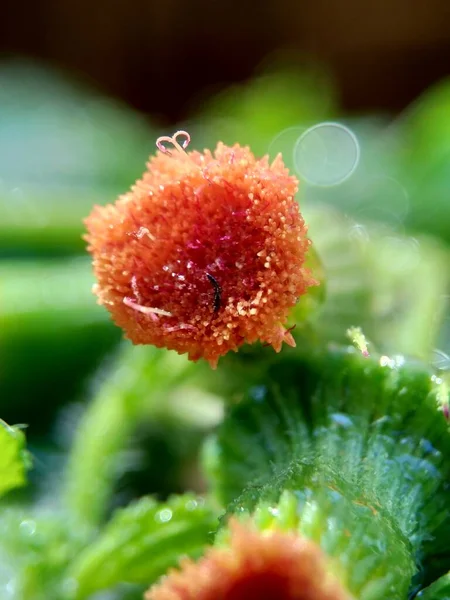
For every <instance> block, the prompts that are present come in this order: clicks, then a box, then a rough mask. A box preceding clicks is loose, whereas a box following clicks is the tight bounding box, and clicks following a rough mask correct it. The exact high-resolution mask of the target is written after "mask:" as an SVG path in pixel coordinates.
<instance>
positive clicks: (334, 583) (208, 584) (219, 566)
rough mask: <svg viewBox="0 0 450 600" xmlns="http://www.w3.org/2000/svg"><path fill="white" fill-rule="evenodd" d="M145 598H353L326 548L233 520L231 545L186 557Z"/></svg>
mask: <svg viewBox="0 0 450 600" xmlns="http://www.w3.org/2000/svg"><path fill="white" fill-rule="evenodd" d="M145 599H146V600H351V596H350V594H349V593H348V592H347V591H346V590H345V589H344V588H343V586H342V584H341V583H340V582H339V581H338V580H337V578H336V577H335V575H333V574H332V573H331V571H330V569H329V563H328V560H327V558H326V556H325V555H324V554H323V552H322V550H321V549H320V548H319V547H318V546H317V545H316V544H315V543H314V542H312V541H310V540H307V539H305V538H302V537H300V536H299V535H297V534H295V533H282V532H276V531H266V532H262V533H261V532H259V531H257V530H256V529H252V528H251V527H248V526H246V527H244V526H242V525H239V523H237V522H236V521H234V522H233V521H232V522H231V540H230V547H229V548H226V549H225V548H224V549H222V548H210V549H209V550H208V551H207V552H206V554H205V556H204V557H203V558H202V559H200V560H199V561H198V562H197V563H195V562H193V561H191V560H189V559H184V560H182V561H181V569H180V570H179V571H176V570H172V571H171V572H170V573H169V574H168V575H167V576H166V577H165V578H163V579H162V580H161V582H160V583H158V584H156V585H155V586H153V587H152V588H150V590H149V591H148V592H147V594H146V596H145Z"/></svg>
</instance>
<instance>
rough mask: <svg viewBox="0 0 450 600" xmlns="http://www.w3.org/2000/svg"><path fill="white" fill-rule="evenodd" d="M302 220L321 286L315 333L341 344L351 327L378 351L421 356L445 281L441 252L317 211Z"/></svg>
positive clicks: (434, 326)
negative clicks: (318, 263) (359, 329)
mask: <svg viewBox="0 0 450 600" xmlns="http://www.w3.org/2000/svg"><path fill="white" fill-rule="evenodd" d="M305 214H306V219H307V222H308V224H309V235H310V237H311V239H312V240H313V241H314V247H315V249H316V251H317V253H318V255H319V256H320V258H321V261H322V265H323V270H324V280H325V302H324V303H323V305H322V307H321V308H320V309H319V310H317V311H316V312H315V313H314V314H313V321H314V329H315V331H317V332H319V333H320V335H321V337H322V338H323V339H324V340H325V341H330V340H332V341H336V342H340V343H342V342H344V341H345V332H346V330H347V329H348V328H349V327H352V326H355V325H358V326H361V327H362V328H363V330H364V333H365V334H366V335H367V337H368V339H369V340H370V341H371V342H373V344H374V346H375V348H378V349H379V350H380V351H383V352H400V353H405V354H408V355H414V356H420V357H423V358H426V359H427V358H429V356H430V352H431V349H432V348H433V345H434V344H435V340H436V335H437V332H438V331H439V328H440V326H441V323H442V316H443V315H442V312H443V305H442V296H443V295H445V294H446V292H447V290H448V288H449V283H450V275H449V273H448V269H447V264H448V260H449V256H450V255H449V252H448V250H447V248H445V247H444V246H442V245H440V244H438V243H436V242H434V241H430V240H429V239H418V240H415V241H414V242H412V241H411V240H410V239H409V238H407V237H405V236H402V235H399V234H395V233H394V232H393V231H392V230H390V229H386V228H384V229H382V230H380V228H379V227H377V226H374V225H372V226H370V225H368V226H366V227H365V228H364V229H363V230H362V231H361V230H360V229H357V230H355V228H354V224H353V223H352V221H351V220H349V219H348V218H346V217H345V216H343V215H342V214H340V213H337V212H336V211H335V210H332V209H330V208H329V207H327V206H324V205H322V206H316V207H310V208H307V209H306V211H305ZM294 314H295V313H294ZM307 335H308V336H310V335H311V334H310V332H307Z"/></svg>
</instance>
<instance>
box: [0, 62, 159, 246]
mask: <svg viewBox="0 0 450 600" xmlns="http://www.w3.org/2000/svg"><path fill="white" fill-rule="evenodd" d="M154 144H155V134H154V131H153V130H152V128H151V127H150V125H149V123H148V122H147V121H146V119H145V118H144V117H142V116H141V115H139V114H137V113H134V112H133V111H132V110H130V109H129V108H128V107H126V106H123V105H121V104H120V103H119V102H117V101H113V100H111V99H108V98H105V97H102V96H99V95H98V94H97V93H96V92H95V91H94V90H91V89H89V88H88V87H87V86H83V85H81V84H80V83H79V82H78V83H77V82H76V81H71V80H70V79H68V78H67V77H65V76H63V75H61V74H58V73H57V72H56V71H51V70H49V69H45V68H42V67H39V66H36V65H35V64H31V63H26V62H25V61H17V60H16V61H10V62H2V66H1V68H0V215H1V218H0V251H1V250H6V249H7V250H9V251H11V250H16V251H17V250H19V251H20V253H21V254H23V252H24V251H25V252H26V251H27V250H28V251H29V252H30V251H31V252H32V253H33V255H34V254H35V253H36V251H38V252H40V253H43V254H44V253H45V254H62V253H71V252H73V251H78V250H81V249H82V248H83V245H84V244H83V241H82V239H81V233H82V232H83V225H82V219H83V217H85V216H86V215H87V214H88V212H89V211H90V209H91V207H92V205H93V204H94V203H104V202H105V201H110V202H111V201H114V200H115V198H116V197H117V195H118V194H120V193H123V192H124V191H126V190H127V189H128V188H129V186H130V185H131V184H132V183H133V182H134V181H135V180H136V178H137V177H138V176H140V174H141V173H142V170H143V168H144V165H145V161H146V160H147V157H148V154H149V153H150V152H151V151H152V150H153V149H154V147H155V145H154Z"/></svg>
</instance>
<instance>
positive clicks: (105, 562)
mask: <svg viewBox="0 0 450 600" xmlns="http://www.w3.org/2000/svg"><path fill="white" fill-rule="evenodd" d="M216 528H217V511H216V510H215V509H214V508H213V507H212V506H211V505H209V504H208V503H205V501H204V500H203V499H202V498H198V497H196V496H194V495H192V494H185V495H183V496H178V497H172V498H170V499H169V500H168V501H167V502H164V503H158V502H155V501H154V500H152V499H149V498H141V499H140V500H139V501H138V502H136V503H135V504H132V505H131V506H129V507H127V508H125V509H122V510H120V511H118V512H117V513H116V515H115V516H114V517H113V519H112V520H111V521H110V523H108V525H107V526H106V527H105V528H104V530H103V532H102V533H101V534H100V536H99V537H98V538H97V539H96V540H94V542H93V543H92V544H91V545H90V546H88V547H87V548H86V549H85V550H84V551H83V552H82V553H81V554H80V555H79V556H78V558H77V560H76V561H75V563H74V564H73V565H72V567H71V569H70V574H69V577H70V579H73V580H74V581H76V582H77V598H86V597H88V596H89V595H90V594H91V593H93V592H96V591H98V590H101V589H105V588H109V587H112V586H114V585H117V583H119V582H124V581H125V582H129V583H142V584H146V585H148V584H150V583H152V582H153V581H155V579H156V578H158V577H160V576H161V575H163V574H164V573H165V571H166V570H167V569H168V568H169V567H171V566H174V565H175V564H176V563H177V562H178V560H179V558H180V557H181V556H194V557H195V556H199V555H200V554H201V552H202V550H203V548H204V546H205V545H206V544H207V543H208V541H209V540H210V536H211V534H212V533H213V532H214V531H215V529H216Z"/></svg>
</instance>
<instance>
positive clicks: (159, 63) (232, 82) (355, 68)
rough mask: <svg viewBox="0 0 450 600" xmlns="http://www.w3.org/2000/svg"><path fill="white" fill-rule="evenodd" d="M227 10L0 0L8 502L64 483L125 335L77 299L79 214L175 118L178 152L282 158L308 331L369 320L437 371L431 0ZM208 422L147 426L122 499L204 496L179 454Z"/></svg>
mask: <svg viewBox="0 0 450 600" xmlns="http://www.w3.org/2000/svg"><path fill="white" fill-rule="evenodd" d="M222 4H223V3H222ZM222 4H221V5H219V4H218V3H206V2H203V3H202V2H197V3H194V4H193V5H192V7H190V8H189V10H188V9H187V6H188V5H187V4H186V5H181V4H177V3H176V2H173V3H159V4H158V6H156V3H151V2H150V3H147V4H145V3H139V2H138V3H136V4H135V5H134V4H133V3H116V5H114V7H112V6H110V5H109V4H104V6H102V5H101V3H100V4H99V5H96V7H95V8H92V7H90V6H89V7H87V5H86V7H84V6H83V3H81V4H80V3H77V6H75V3H70V2H63V3H59V4H58V5H57V4H56V3H53V2H37V3H34V4H33V5H31V3H30V6H29V7H28V8H29V11H28V13H27V19H26V22H24V20H23V18H22V13H21V12H20V11H19V9H18V8H17V7H12V6H10V7H8V8H7V10H6V13H7V14H6V16H7V20H8V19H9V20H10V26H9V27H7V32H6V33H5V35H4V36H3V40H2V42H1V43H2V46H1V49H2V50H3V54H2V57H1V60H0V416H1V418H2V419H4V420H5V421H7V422H8V423H24V424H26V425H27V426H28V430H27V437H28V443H29V447H30V449H31V451H32V453H33V454H34V456H35V462H34V469H33V471H32V472H31V481H32V485H31V486H30V487H29V488H28V491H27V492H21V494H22V495H23V496H25V495H27V494H28V495H30V494H31V495H33V494H36V495H37V496H39V493H40V491H42V488H43V487H44V488H45V487H46V486H48V485H50V484H49V482H50V483H51V482H55V481H56V482H57V481H58V477H59V476H60V473H61V465H63V464H64V460H65V457H66V454H67V449H68V447H69V444H70V441H71V439H72V436H73V431H74V430H75V429H76V426H77V423H78V421H79V416H80V414H81V413H82V412H83V407H84V406H85V405H86V403H88V402H89V400H90V399H91V398H92V397H93V395H95V390H97V389H98V388H99V386H101V384H102V382H104V381H105V380H106V379H107V378H108V377H109V375H108V373H109V371H108V365H109V364H111V361H113V359H114V356H115V354H116V352H117V348H118V345H119V343H120V339H121V332H120V331H119V330H118V329H117V328H115V327H114V326H113V325H112V323H111V322H110V320H109V316H108V314H107V312H106V311H105V310H103V309H102V308H100V307H98V306H97V305H96V303H95V299H94V297H93V295H92V293H91V286H92V283H93V278H92V275H91V270H90V262H89V258H88V257H87V256H86V252H85V244H84V242H83V240H82V237H81V236H82V234H83V224H82V220H83V218H84V217H85V216H86V215H87V214H88V213H89V212H90V210H91V208H92V206H93V205H94V204H95V203H105V202H112V201H114V200H115V198H116V197H117V195H118V194H120V193H122V192H124V191H125V190H127V189H128V188H129V186H130V185H131V184H132V183H133V182H134V180H135V179H136V178H137V177H138V176H140V174H141V173H142V171H143V168H144V165H145V162H146V159H147V156H148V155H149V154H150V153H152V152H154V150H155V140H156V138H157V136H158V135H162V134H171V133H172V132H173V131H175V130H176V129H178V128H183V129H187V130H188V131H189V132H190V134H191V139H192V148H197V149H203V148H205V147H210V148H212V147H214V146H215V145H216V143H217V141H219V140H222V141H224V142H225V143H229V144H231V143H235V142H239V143H241V144H249V145H250V146H251V148H252V150H253V151H254V152H255V154H257V155H263V154H266V153H269V155H270V156H271V157H275V155H276V154H277V153H278V152H282V153H283V157H284V159H285V162H286V164H287V165H288V166H289V168H290V169H291V170H292V172H294V173H295V174H296V175H297V176H298V177H299V179H300V191H299V202H300V205H301V207H302V211H304V214H305V216H306V219H307V220H308V222H309V223H310V235H311V238H312V239H313V241H314V242H315V243H316V248H317V251H318V253H319V255H320V256H321V258H322V260H323V263H324V268H325V273H326V277H327V292H328V293H329V297H330V298H332V299H333V301H332V302H331V301H330V302H329V303H328V304H327V305H326V306H325V308H324V310H323V313H322V316H321V318H320V319H319V322H318V325H317V327H318V329H320V330H322V332H323V335H324V337H325V338H326V339H328V340H337V341H342V339H343V338H344V336H345V329H346V328H347V327H348V326H350V325H362V326H363V327H364V330H365V331H366V332H367V333H368V335H369V338H370V339H373V340H374V341H375V343H377V344H379V345H380V346H381V347H382V348H383V349H384V348H385V349H386V351H398V352H405V353H407V354H411V355H413V356H420V357H426V358H429V359H430V360H431V361H432V362H433V364H434V365H435V367H436V369H437V370H438V371H441V372H443V373H444V372H445V371H446V370H448V369H450V358H449V357H448V353H449V352H450V304H449V302H450V291H449V285H448V278H449V272H448V271H449V269H448V264H449V260H448V258H449V256H450V254H449V248H448V246H449V244H450V201H449V191H450V80H447V79H446V78H445V75H446V72H445V69H447V68H448V64H446V62H445V61H444V59H443V55H444V54H445V52H444V51H445V50H448V48H449V46H450V34H448V32H447V34H448V35H447V37H446V34H445V32H444V31H443V29H442V27H441V21H442V19H441V17H440V15H441V11H443V10H446V5H444V3H439V2H435V3H434V4H435V6H433V7H429V8H428V10H427V13H426V15H424V13H423V11H422V9H421V7H420V5H419V3H418V2H416V3H414V2H413V3H409V4H408V11H409V12H408V19H406V18H405V19H404V20H403V19H402V17H401V16H400V15H401V14H402V13H401V11H400V10H399V12H398V13H397V12H395V11H394V12H393V13H392V14H391V13H390V14H389V16H387V15H385V13H384V11H382V10H381V8H380V7H381V5H380V7H378V8H375V7H371V8H370V7H367V10H366V11H365V10H363V9H362V8H361V7H359V8H358V6H359V5H356V4H354V3H351V2H348V3H347V4H345V3H344V4H342V5H341V4H339V7H340V8H339V10H338V9H337V8H332V7H330V8H328V9H326V10H325V7H324V6H322V5H321V3H314V4H315V5H317V6H315V8H314V7H313V6H312V5H311V6H310V5H305V6H302V5H301V4H300V3H297V4H294V3H292V2H282V3H277V5H276V6H272V4H271V3H268V2H265V3H262V4H258V10H257V11H255V10H254V8H251V10H250V8H246V7H245V6H238V5H237V3H230V4H229V5H227V4H226V3H225V4H223V5H222ZM241 4H242V3H241ZM377 6H378V5H377ZM320 11H322V12H320ZM352 11H353V12H352ZM22 12H23V11H22ZM346 19H347V20H346ZM388 25H389V26H388ZM19 26H20V31H19ZM418 62H419V63H420V65H421V68H420V69H416V68H415V66H416V64H418ZM419 71H420V72H419ZM416 315H420V319H417V318H416ZM424 315H425V316H426V317H427V318H425V319H424ZM419 321H420V323H419ZM424 322H425V323H426V326H424V325H423V323H424ZM244 355H245V353H244ZM218 418H220V410H218V412H217V413H215V412H214V411H213V412H212V413H211V414H209V416H208V418H207V419H206V421H205V422H202V423H201V422H200V421H201V419H200V420H199V422H197V425H196V427H194V428H193V427H192V423H191V424H190V425H189V427H187V426H185V427H183V425H182V423H181V424H180V422H177V423H174V422H172V421H171V420H170V419H168V420H164V419H162V420H161V422H160V423H158V425H155V424H154V423H142V425H141V426H140V427H139V428H138V431H134V433H133V435H132V437H131V438H130V441H129V451H128V454H127V459H126V461H125V463H124V464H126V468H125V467H124V468H123V473H121V474H120V475H119V476H118V479H119V484H118V486H117V490H118V491H117V497H116V499H115V502H116V504H123V503H125V502H126V501H128V500H129V499H131V498H133V497H136V496H139V495H141V494H143V493H149V492H157V493H158V494H159V495H161V496H163V497H164V496H166V495H167V494H168V493H169V492H171V491H179V490H182V489H184V488H185V487H191V488H195V489H199V490H201V489H202V486H203V484H202V482H201V481H199V480H198V479H197V478H198V474H197V472H196V467H195V460H194V459H195V456H196V453H197V452H198V448H199V444H200V440H201V438H202V434H203V430H204V429H205V428H206V429H207V428H208V427H210V426H211V425H214V423H215V422H216V421H217V419H218ZM180 429H181V433H183V434H184V435H181V433H180ZM180 440H182V441H183V443H182V444H180ZM155 455H157V456H158V457H159V459H160V460H159V461H158V466H157V467H153V468H151V467H150V466H149V465H150V457H152V456H155ZM181 457H183V460H181Z"/></svg>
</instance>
